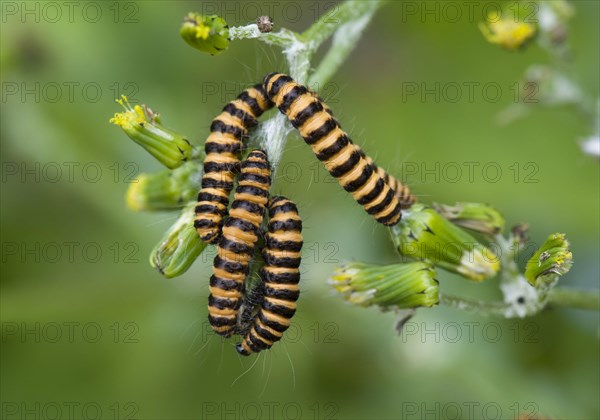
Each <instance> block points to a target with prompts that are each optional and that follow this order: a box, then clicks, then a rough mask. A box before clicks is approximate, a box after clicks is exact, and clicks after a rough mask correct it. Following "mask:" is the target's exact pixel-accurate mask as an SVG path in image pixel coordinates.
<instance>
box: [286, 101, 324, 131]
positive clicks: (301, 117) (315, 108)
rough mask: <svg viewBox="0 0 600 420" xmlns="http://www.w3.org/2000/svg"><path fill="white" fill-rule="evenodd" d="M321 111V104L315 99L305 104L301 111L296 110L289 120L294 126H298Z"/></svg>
mask: <svg viewBox="0 0 600 420" xmlns="http://www.w3.org/2000/svg"><path fill="white" fill-rule="evenodd" d="M321 111H323V105H322V104H321V102H319V101H315V102H313V103H311V104H310V105H307V106H306V108H304V109H303V110H302V111H300V112H298V114H296V118H294V119H293V120H290V122H291V123H292V126H293V127H294V128H300V127H302V126H303V125H304V123H306V121H307V120H308V119H309V118H310V117H312V116H313V115H315V114H316V113H318V112H321Z"/></svg>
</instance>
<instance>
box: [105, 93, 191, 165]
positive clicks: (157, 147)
mask: <svg viewBox="0 0 600 420" xmlns="http://www.w3.org/2000/svg"><path fill="white" fill-rule="evenodd" d="M117 102H118V103H119V104H120V105H121V106H122V107H123V108H124V109H125V111H124V112H118V113H116V114H115V116H114V117H113V118H111V119H110V121H109V122H111V123H113V124H115V125H118V126H119V127H121V128H122V129H123V131H125V134H127V135H128V136H129V138H130V139H132V140H133V141H134V142H136V143H137V144H139V145H140V146H142V147H143V148H144V149H146V151H148V152H149V153H150V154H151V155H152V156H154V157H155V158H156V159H158V161H159V162H160V163H162V164H163V165H165V166H166V167H167V168H170V169H173V168H177V167H179V166H181V165H183V163H184V162H185V161H187V160H188V159H189V158H190V156H191V155H192V145H191V144H190V142H189V141H188V140H187V139H186V138H185V137H184V136H182V135H181V134H179V133H176V132H175V131H172V130H169V129H167V128H165V127H163V126H162V125H161V124H160V116H159V115H158V114H156V113H154V112H153V111H152V110H151V109H150V108H148V107H147V106H146V105H142V106H140V105H135V106H133V107H132V106H131V104H130V103H129V101H128V100H127V97H126V96H125V95H122V96H121V99H118V100H117Z"/></svg>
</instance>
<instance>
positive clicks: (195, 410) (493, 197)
mask: <svg viewBox="0 0 600 420" xmlns="http://www.w3.org/2000/svg"><path fill="white" fill-rule="evenodd" d="M50 3H55V4H57V5H59V10H60V13H61V14H60V16H57V15H56V11H54V10H52V9H51V7H53V6H48V5H49V4H50ZM50 3H45V2H8V1H5V2H3V3H2V29H1V35H2V36H1V58H2V104H1V105H2V112H1V138H2V141H1V155H2V193H1V198H2V205H1V206H2V207H1V211H2V217H1V228H2V269H1V270H2V272H1V274H2V282H1V318H2V343H1V382H0V384H1V398H2V418H7V419H8V418H25V417H26V418H148V419H167V418H178V419H183V418H209V419H210V418H228V419H238V418H240V419H242V418H245V419H251V418H413V419H415V418H514V417H515V416H516V415H517V414H518V413H523V414H528V413H529V414H534V413H537V414H538V415H540V416H548V417H551V418H555V419H557V418H577V419H582V418H589V419H593V418H598V416H599V415H600V409H599V402H598V391H599V377H600V375H599V358H598V355H599V343H598V334H599V320H598V314H597V313H595V312H583V311H576V310H568V309H560V310H551V311H547V312H544V313H543V314H541V315H539V316H536V317H533V318H530V319H526V320H522V321H517V320H499V319H493V318H482V317H480V316H477V315H472V314H466V313H462V312H459V311H456V310H452V309H448V308H445V307H438V308H434V309H431V310H422V311H420V312H418V314H417V316H416V317H415V318H414V319H413V320H412V323H411V324H410V333H408V332H407V334H405V335H404V336H402V337H398V336H397V335H396V334H395V332H394V320H395V317H394V314H391V313H386V314H382V313H380V312H379V311H378V310H376V309H374V308H373V309H362V308H358V307H351V306H348V305H346V304H345V303H344V302H343V301H342V300H341V299H339V298H338V297H336V296H335V295H333V293H332V292H331V290H330V287H329V286H328V285H327V284H326V279H327V277H328V276H329V275H330V273H331V272H332V270H333V269H334V267H335V266H337V265H338V262H342V261H347V260H360V261H367V262H375V263H391V262H394V261H397V256H396V255H395V254H394V250H393V249H392V246H391V243H390V241H389V238H388V234H387V232H386V230H385V229H384V228H382V227H381V226H377V225H376V223H375V222H374V221H373V220H371V219H370V218H368V217H366V216H365V214H364V213H363V210H362V209H361V208H360V207H359V206H357V205H356V204H354V202H353V200H352V199H351V197H349V196H348V195H347V194H346V193H344V192H343V191H342V190H341V189H340V188H339V186H338V185H337V183H335V182H331V180H330V179H328V175H327V174H326V172H325V171H324V169H323V168H321V166H320V165H317V164H316V160H315V159H314V156H313V155H312V153H311V151H310V149H309V148H308V147H306V146H304V145H303V142H302V141H301V139H300V138H298V137H297V136H296V135H292V137H291V138H290V141H289V142H288V143H287V146H286V153H285V155H284V162H283V164H284V166H283V168H284V169H282V170H280V171H279V172H278V177H277V180H276V182H275V184H274V191H275V192H276V193H282V194H285V195H286V196H289V197H290V198H292V199H294V200H295V201H296V202H298V203H299V207H300V211H301V214H302V216H303V219H304V226H305V231H304V233H305V243H306V248H305V249H306V251H305V257H304V260H303V265H302V270H303V273H304V276H303V280H302V296H301V299H300V301H299V311H298V314H297V315H296V317H295V318H294V321H295V324H294V327H293V328H292V329H291V330H290V331H289V333H288V335H287V338H286V339H285V340H284V341H283V342H282V343H279V344H277V345H275V346H274V348H273V349H272V350H271V351H269V352H265V353H264V354H261V355H260V356H258V357H250V358H244V359H242V358H240V357H239V356H238V355H237V353H236V352H235V350H234V348H233V345H234V344H235V340H230V341H222V340H221V339H220V338H219V337H216V336H213V335H212V334H211V333H210V332H209V330H208V328H207V325H206V324H207V323H206V316H207V309H206V300H207V293H208V287H207V283H208V276H209V273H210V267H211V261H212V257H213V256H214V250H208V251H207V253H206V255H202V256H201V257H200V258H199V260H198V261H197V262H196V263H195V264H194V266H193V267H192V269H190V270H189V271H188V272H187V273H186V274H185V275H183V276H182V277H180V278H176V279H173V280H167V279H164V278H162V277H161V276H160V275H159V274H158V273H157V272H155V271H154V270H153V269H152V268H151V267H150V266H149V264H148V262H147V258H148V255H149V252H150V250H151V249H152V247H153V246H154V244H155V243H156V242H157V241H158V239H159V238H160V237H161V235H162V234H163V232H164V231H165V230H166V229H167V228H168V226H170V224H171V223H172V222H173V221H174V220H175V218H176V214H177V213H161V214H136V213H133V212H132V211H130V210H128V209H127V208H126V206H125V201H124V195H125V192H126V190H127V187H128V185H129V183H128V182H130V181H131V180H132V179H133V180H134V179H135V177H136V176H137V175H138V174H139V173H141V172H152V171H155V170H159V169H161V168H160V165H159V164H158V163H157V162H155V161H153V159H152V158H151V157H150V156H149V155H148V154H146V153H145V152H144V151H143V150H142V149H140V148H139V147H138V146H136V145H135V144H134V143H133V142H131V141H129V140H128V139H127V138H126V136H125V135H124V134H123V133H122V132H121V131H120V130H119V129H118V128H117V127H115V126H113V125H110V124H109V123H108V119H109V118H110V117H111V116H112V114H113V113H114V112H117V111H118V110H119V109H118V106H117V105H116V104H115V103H114V100H115V98H116V97H117V95H118V94H120V93H126V94H128V95H129V96H130V98H131V99H132V100H134V101H138V102H141V101H143V102H144V103H147V104H149V105H150V106H151V107H152V108H153V109H155V110H158V111H159V112H161V115H162V117H163V121H164V123H165V125H166V126H167V127H170V128H174V129H176V130H178V131H180V132H182V133H185V134H186V135H188V136H189V138H190V139H192V141H194V142H196V143H197V144H200V143H202V142H203V141H204V138H205V137H206V135H207V133H208V127H209V124H210V121H211V119H212V118H213V117H214V116H216V115H217V113H218V111H219V110H220V108H221V107H222V106H223V104H224V103H225V102H226V101H228V100H231V99H233V98H234V97H235V96H236V95H237V93H238V92H239V91H240V90H241V89H242V88H243V87H246V86H247V85H249V84H252V83H256V82H257V81H259V80H260V78H261V77H262V76H263V75H264V74H266V73H267V72H271V71H275V70H282V71H285V70H286V68H285V67H284V60H283V59H282V57H281V53H280V51H279V50H277V49H275V48H270V47H267V46H265V45H264V44H260V43H258V42H255V41H239V42H234V43H232V44H231V46H230V48H229V50H228V51H226V52H225V53H223V54H222V55H221V56H218V57H211V56H208V55H203V54H200V53H199V52H197V51H195V50H193V49H191V48H190V47H189V46H187V45H186V44H185V43H184V42H183V41H182V40H181V39H180V38H179V34H178V30H179V25H180V22H181V19H182V17H183V16H184V14H185V13H187V12H188V11H193V10H196V11H213V10H214V11H215V12H216V13H219V14H221V15H223V16H224V17H225V18H226V19H227V20H228V23H229V24H230V25H241V24H246V23H247V22H250V21H252V20H253V19H254V18H255V17H256V15H257V12H256V11H257V10H258V11H260V12H261V13H269V11H270V10H272V11H273V12H271V13H272V14H273V15H274V16H273V17H274V19H275V24H276V25H277V26H279V27H282V26H283V27H288V28H290V29H293V30H303V29H304V28H307V27H308V26H309V25H310V24H311V23H312V22H313V21H314V20H315V16H318V15H320V14H322V13H323V12H325V11H326V10H328V9H329V7H330V6H331V4H330V3H328V2H310V1H306V2H264V3H262V2H246V3H235V2H223V3H220V2H203V3H200V2H183V1H179V2H161V1H152V2H150V1H146V2H124V3H113V2H106V3H104V2H102V3H98V2H83V3H77V4H76V6H75V7H74V8H73V9H72V14H71V15H69V10H70V9H69V6H67V5H65V4H64V3H65V2H58V3H56V2H50ZM475 3H477V2H475ZM436 4H437V6H436ZM440 4H441V3H434V2H425V3H418V2H417V3H412V5H413V6H415V7H417V10H418V12H417V13H416V14H413V15H410V16H408V15H407V13H406V9H405V8H404V7H403V5H402V3H401V2H391V3H390V4H389V5H387V6H385V7H384V8H383V9H382V10H381V11H380V12H379V13H378V14H377V15H376V17H375V19H374V20H373V22H372V24H371V25H370V26H369V28H368V29H367V31H366V33H365V35H364V37H363V38H362V39H361V41H360V43H359V44H358V45H357V48H356V50H355V51H354V52H353V54H352V55H351V56H350V58H349V60H348V61H347V62H346V63H345V64H344V65H343V66H342V67H341V69H340V70H339V71H338V73H337V74H336V76H335V80H334V82H332V83H330V84H328V85H327V86H324V87H321V88H320V90H321V93H322V95H323V96H324V97H326V98H327V99H328V101H329V103H330V105H331V107H332V108H333V109H334V111H335V112H336V115H337V116H338V117H339V119H340V121H341V123H342V124H343V126H344V127H345V128H346V129H347V130H348V131H349V132H350V133H351V134H352V137H353V138H354V140H355V141H356V142H357V143H358V144H360V145H362V146H363V147H364V149H365V150H366V151H367V152H368V153H370V154H371V155H373V156H374V157H376V158H377V161H378V163H379V164H380V165H382V166H384V167H386V168H388V169H389V170H390V172H392V173H394V174H396V175H397V176H401V175H402V176H403V175H404V174H403V170H405V172H409V171H407V170H406V169H407V168H412V169H411V170H410V172H412V173H411V174H408V173H407V174H406V175H407V178H406V179H407V180H408V181H409V182H410V183H411V185H412V186H413V188H414V191H415V192H416V193H417V194H418V195H419V196H420V197H421V199H422V201H424V202H427V203H430V202H432V201H437V202H443V203H453V202H455V201H480V202H489V203H492V204H493V205H494V206H496V207H497V208H498V209H500V210H501V211H502V212H503V213H504V215H505V216H506V219H507V222H508V224H509V226H512V225H513V224H515V223H518V222H525V221H528V222H530V225H531V241H533V242H536V243H538V244H539V243H541V241H543V239H544V238H545V237H546V236H547V235H548V234H550V233H554V232H564V233H566V234H567V237H568V238H569V239H570V241H571V243H572V251H573V255H574V261H575V265H574V267H573V269H572V270H571V272H570V273H569V274H568V275H567V276H565V277H564V278H563V279H561V284H562V285H572V286H577V287H584V288H598V286H599V285H598V278H599V274H600V273H599V271H600V268H599V258H598V256H599V252H600V250H599V231H600V230H599V228H600V226H599V217H598V216H599V204H600V203H599V169H598V161H597V160H594V159H593V158H591V157H588V156H585V155H583V154H582V153H581V151H580V148H579V146H578V141H579V140H580V139H582V138H584V137H586V136H589V135H590V130H591V128H590V126H589V124H588V123H587V122H586V121H585V120H584V119H582V118H581V117H580V116H579V115H578V114H577V113H575V112H574V111H573V109H571V108H568V107H559V108H544V107H539V106H538V107H535V109H534V110H533V111H532V112H531V113H530V114H529V115H528V116H527V117H526V118H523V119H521V120H518V121H516V122H514V123H512V124H509V125H504V126H502V125H499V124H497V123H496V117H497V115H498V113H500V112H501V111H502V110H504V109H506V107H507V106H509V105H511V104H514V103H515V98H514V97H515V90H514V89H515V88H514V87H515V83H517V82H518V81H519V80H520V79H521V76H522V74H523V72H524V70H525V69H526V68H527V67H528V66H529V65H531V64H535V63H548V61H549V60H548V57H547V55H546V54H545V53H544V52H543V51H542V50H541V49H540V47H539V46H537V45H535V44H532V45H531V46H530V47H529V48H526V49H524V50H523V51H518V52H514V53H509V52H506V51H504V50H502V49H500V48H499V47H497V46H493V45H490V44H488V43H486V41H485V40H484V38H483V37H482V36H481V34H480V32H479V30H478V28H477V22H478V21H479V17H480V16H481V10H482V8H483V4H485V2H483V3H477V6H476V7H475V8H474V10H475V12H476V13H475V16H474V18H473V19H470V18H469V17H468V16H467V15H466V12H467V9H465V8H461V10H462V13H465V15H464V16H462V17H461V18H460V19H458V21H457V22H449V21H448V19H444V14H443V13H442V12H438V14H437V17H436V12H433V14H429V15H426V16H425V18H423V16H422V15H421V14H420V13H421V12H422V10H424V9H425V8H429V9H431V10H435V9H436V7H438V11H440V10H441V9H439V7H440ZM457 4H459V3H457ZM573 4H574V6H575V11H576V15H575V16H574V18H573V19H572V21H571V23H570V25H569V31H570V32H569V42H570V43H571V44H572V45H573V51H574V56H573V59H574V61H573V69H572V70H573V75H574V77H575V78H576V80H577V81H578V82H579V83H580V84H581V86H582V87H583V88H584V90H585V91H586V92H587V93H588V94H589V95H590V96H591V97H594V98H595V97H597V95H598V89H599V82H598V75H599V71H600V69H599V53H598V51H599V50H600V49H599V28H598V19H599V13H600V8H599V5H598V3H597V2H589V1H581V2H573ZM15 7H16V12H14V10H15V9H14V8H15ZM36 7H37V8H38V9H37V12H36V11H35V10H36ZM54 7H55V6H54ZM25 8H29V9H27V10H33V12H30V13H29V14H27V13H25V14H23V13H24V10H25ZM269 8H271V9H269ZM98 13H100V14H98ZM437 82H439V83H440V84H441V85H440V86H446V85H447V84H448V83H458V84H459V85H461V86H466V85H464V84H465V83H475V85H474V86H475V88H474V96H473V97H472V99H471V98H469V97H468V95H467V90H466V89H465V90H463V91H462V96H461V97H460V98H459V100H457V101H452V100H448V98H449V96H444V93H443V91H440V89H437V92H438V94H439V95H440V97H439V99H436V97H435V95H433V94H429V95H425V97H423V96H422V95H421V94H422V93H423V88H426V89H433V90H436V88H435V83H437ZM488 83H493V84H495V86H498V87H500V96H499V97H498V100H497V101H496V100H489V97H488V99H486V96H485V93H484V92H483V90H482V87H483V86H484V85H485V84H488ZM409 84H410V86H411V87H414V86H415V85H416V86H418V88H419V92H418V93H416V94H414V95H410V94H407V89H408V87H409V86H408V85H409ZM477 86H479V87H477ZM448 95H450V93H448ZM470 162H474V163H475V164H476V165H479V166H476V169H475V171H474V177H473V178H470V177H469V176H468V171H467V169H466V168H467V166H466V165H469V164H472V163H470ZM530 162H532V163H533V165H534V166H531V165H530V166H526V165H527V164H528V163H530ZM490 163H491V164H493V165H494V166H495V167H500V168H501V170H502V173H501V175H500V176H498V177H497V178H498V179H494V181H495V182H491V181H490V179H489V177H488V178H486V174H484V173H483V172H482V170H481V168H483V167H484V166H485V165H486V164H490ZM407 164H408V166H407ZM436 165H439V166H437V167H438V168H440V169H439V170H436ZM448 165H450V166H448ZM456 165H458V166H460V167H462V168H463V172H462V174H459V175H458V179H455V178H456V175H455V173H454V172H452V171H451V169H452V167H456ZM414 168H417V170H416V171H415V170H414ZM443 168H448V169H447V170H448V172H447V173H444V171H443ZM516 168H519V172H516ZM532 168H534V169H535V174H533V177H532V178H527V175H528V174H531V173H532V172H533V169H532ZM428 170H429V172H427V171H428ZM490 174H491V176H492V177H494V178H496V176H495V175H494V174H493V173H492V172H490ZM409 175H410V176H409ZM488 175H489V174H488ZM528 180H534V181H536V182H527V181H528ZM439 280H440V283H441V288H442V291H452V292H454V293H457V292H458V293H461V294H463V295H466V296H482V297H486V298H498V297H499V292H498V281H497V280H496V279H493V280H489V281H487V282H486V283H484V284H481V285H477V284H472V283H468V282H467V281H465V280H464V279H462V278H458V277H455V276H451V275H448V274H447V273H443V272H440V273H439ZM457 332H458V334H460V336H458V338H456V337H457ZM57 415H60V417H57ZM69 416H70V417H69Z"/></svg>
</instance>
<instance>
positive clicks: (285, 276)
mask: <svg viewBox="0 0 600 420" xmlns="http://www.w3.org/2000/svg"><path fill="white" fill-rule="evenodd" d="M260 276H261V278H262V279H263V280H264V281H265V282H267V283H277V284H298V282H299V281H300V273H299V272H292V273H278V274H275V273H271V272H270V271H269V270H268V269H262V270H261V273H260Z"/></svg>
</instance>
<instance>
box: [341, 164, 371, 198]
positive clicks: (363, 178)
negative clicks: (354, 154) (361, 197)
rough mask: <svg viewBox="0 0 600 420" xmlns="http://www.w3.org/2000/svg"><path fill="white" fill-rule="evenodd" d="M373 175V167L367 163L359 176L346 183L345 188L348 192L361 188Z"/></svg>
mask: <svg viewBox="0 0 600 420" xmlns="http://www.w3.org/2000/svg"><path fill="white" fill-rule="evenodd" d="M372 175H373V168H371V167H370V166H369V165H365V167H364V169H363V171H362V173H361V174H360V175H359V176H358V178H356V179H354V180H352V181H350V182H349V183H347V184H346V185H344V189H345V190H346V191H348V192H354V191H356V190H358V189H359V188H361V187H362V186H363V185H365V184H366V183H367V181H368V180H369V178H371V176H372Z"/></svg>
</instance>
